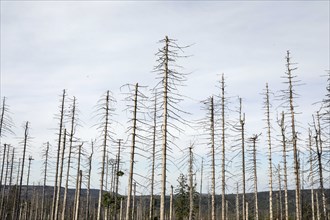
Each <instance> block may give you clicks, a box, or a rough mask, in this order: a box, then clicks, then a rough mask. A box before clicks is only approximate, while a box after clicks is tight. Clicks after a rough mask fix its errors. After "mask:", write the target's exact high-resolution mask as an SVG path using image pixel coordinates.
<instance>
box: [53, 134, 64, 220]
mask: <svg viewBox="0 0 330 220" xmlns="http://www.w3.org/2000/svg"><path fill="white" fill-rule="evenodd" d="M65 146H66V129H65V128H64V133H63V143H62V148H61V150H62V152H61V159H60V165H59V166H60V167H59V169H60V172H59V176H58V183H57V184H58V187H57V197H56V202H55V215H54V218H55V219H58V216H59V212H60V211H59V206H60V200H61V188H62V187H61V185H62V177H63V165H64V153H65Z"/></svg>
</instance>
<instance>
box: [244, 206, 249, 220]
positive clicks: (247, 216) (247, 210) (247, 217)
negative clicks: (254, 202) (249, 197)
mask: <svg viewBox="0 0 330 220" xmlns="http://www.w3.org/2000/svg"><path fill="white" fill-rule="evenodd" d="M245 211H246V213H245V216H246V220H248V219H249V203H248V202H246V207H245Z"/></svg>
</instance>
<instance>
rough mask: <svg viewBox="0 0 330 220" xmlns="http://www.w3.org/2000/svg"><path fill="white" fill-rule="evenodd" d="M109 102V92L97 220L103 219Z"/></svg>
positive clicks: (106, 105) (106, 104)
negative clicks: (102, 207)
mask: <svg viewBox="0 0 330 220" xmlns="http://www.w3.org/2000/svg"><path fill="white" fill-rule="evenodd" d="M109 101H110V94H109V91H107V95H106V103H105V123H104V138H103V151H102V168H101V178H100V193H99V202H98V208H97V220H100V219H101V206H102V196H103V180H104V166H105V155H106V153H107V140H108V129H109V128H108V125H109Z"/></svg>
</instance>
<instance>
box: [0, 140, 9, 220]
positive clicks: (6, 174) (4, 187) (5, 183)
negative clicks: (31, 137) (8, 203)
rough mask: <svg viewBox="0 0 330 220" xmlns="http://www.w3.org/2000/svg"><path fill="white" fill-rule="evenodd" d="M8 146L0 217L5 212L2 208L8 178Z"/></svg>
mask: <svg viewBox="0 0 330 220" xmlns="http://www.w3.org/2000/svg"><path fill="white" fill-rule="evenodd" d="M9 148H10V145H8V149H7V163H6V173H5V182H4V184H3V185H2V187H3V190H2V194H1V207H0V210H1V211H0V217H2V216H3V212H4V211H5V209H4V206H5V191H6V185H7V176H8V169H9V150H10V149H9ZM7 194H9V191H8V192H7Z"/></svg>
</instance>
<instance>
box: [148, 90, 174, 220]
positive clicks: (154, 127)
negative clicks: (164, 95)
mask: <svg viewBox="0 0 330 220" xmlns="http://www.w3.org/2000/svg"><path fill="white" fill-rule="evenodd" d="M156 94H157V93H156V92H155V97H154V108H153V115H152V122H153V125H152V128H151V129H152V153H151V182H150V204H149V220H153V219H154V183H155V165H156V135H157V95H156ZM170 216H171V215H170Z"/></svg>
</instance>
